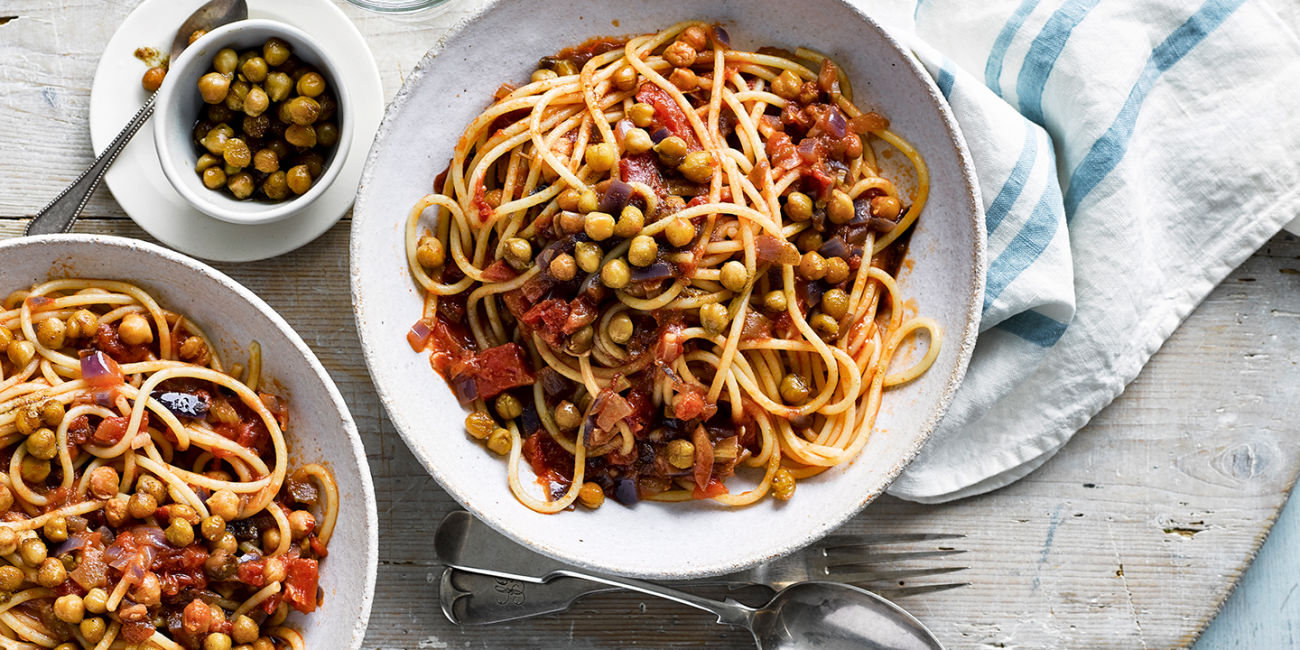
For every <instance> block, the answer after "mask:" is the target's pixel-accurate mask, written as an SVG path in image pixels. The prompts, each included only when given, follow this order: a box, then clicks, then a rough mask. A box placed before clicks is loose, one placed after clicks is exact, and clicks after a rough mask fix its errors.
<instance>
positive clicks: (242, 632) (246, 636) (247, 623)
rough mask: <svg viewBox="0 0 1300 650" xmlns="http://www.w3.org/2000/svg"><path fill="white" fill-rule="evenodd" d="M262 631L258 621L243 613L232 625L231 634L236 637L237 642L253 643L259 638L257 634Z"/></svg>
mask: <svg viewBox="0 0 1300 650" xmlns="http://www.w3.org/2000/svg"><path fill="white" fill-rule="evenodd" d="M260 633H261V630H259V629H258V627H257V623H255V622H253V619H251V618H249V617H247V616H244V615H242V614H241V615H240V616H239V617H238V618H236V619H235V620H234V621H232V622H231V625H230V635H231V636H232V637H234V639H235V642H236V643H252V642H254V641H256V640H257V635H258V634H260Z"/></svg>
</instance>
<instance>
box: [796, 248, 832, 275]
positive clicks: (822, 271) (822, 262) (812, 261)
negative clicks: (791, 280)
mask: <svg viewBox="0 0 1300 650" xmlns="http://www.w3.org/2000/svg"><path fill="white" fill-rule="evenodd" d="M799 277H801V278H803V279H805V280H820V279H822V278H824V277H826V258H824V257H822V256H821V255H819V254H818V253H817V252H816V251H808V252H807V253H804V254H803V257H802V258H801V259H800V260H799Z"/></svg>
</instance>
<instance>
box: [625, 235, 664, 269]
mask: <svg viewBox="0 0 1300 650" xmlns="http://www.w3.org/2000/svg"><path fill="white" fill-rule="evenodd" d="M658 255H659V244H657V243H655V239H654V237H650V236H648V235H637V236H636V237H633V238H632V242H631V244H630V245H629V246H628V249H627V260H628V261H629V262H631V263H632V264H634V265H636V266H650V265H651V264H654V262H655V259H656V258H657V257H658Z"/></svg>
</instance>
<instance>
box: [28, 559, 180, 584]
mask: <svg viewBox="0 0 1300 650" xmlns="http://www.w3.org/2000/svg"><path fill="white" fill-rule="evenodd" d="M67 579H68V570H67V568H65V567H64V566H63V563H62V562H60V561H59V560H58V559H56V558H52V557H50V558H45V560H44V561H43V562H41V566H40V568H39V569H37V570H36V584H38V585H40V586H42V587H49V588H54V587H57V586H59V585H61V584H63V581H64V580H67ZM156 579H157V578H155V580H156Z"/></svg>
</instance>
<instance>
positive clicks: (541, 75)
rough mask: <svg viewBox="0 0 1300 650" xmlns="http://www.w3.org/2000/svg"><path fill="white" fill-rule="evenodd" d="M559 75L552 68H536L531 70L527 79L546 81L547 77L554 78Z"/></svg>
mask: <svg viewBox="0 0 1300 650" xmlns="http://www.w3.org/2000/svg"><path fill="white" fill-rule="evenodd" d="M559 76H560V75H558V74H555V71H554V70H550V69H547V68H538V69H536V70H534V71H533V75H532V76H531V77H529V79H530V80H532V81H546V80H548V79H555V78H557V77H559Z"/></svg>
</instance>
